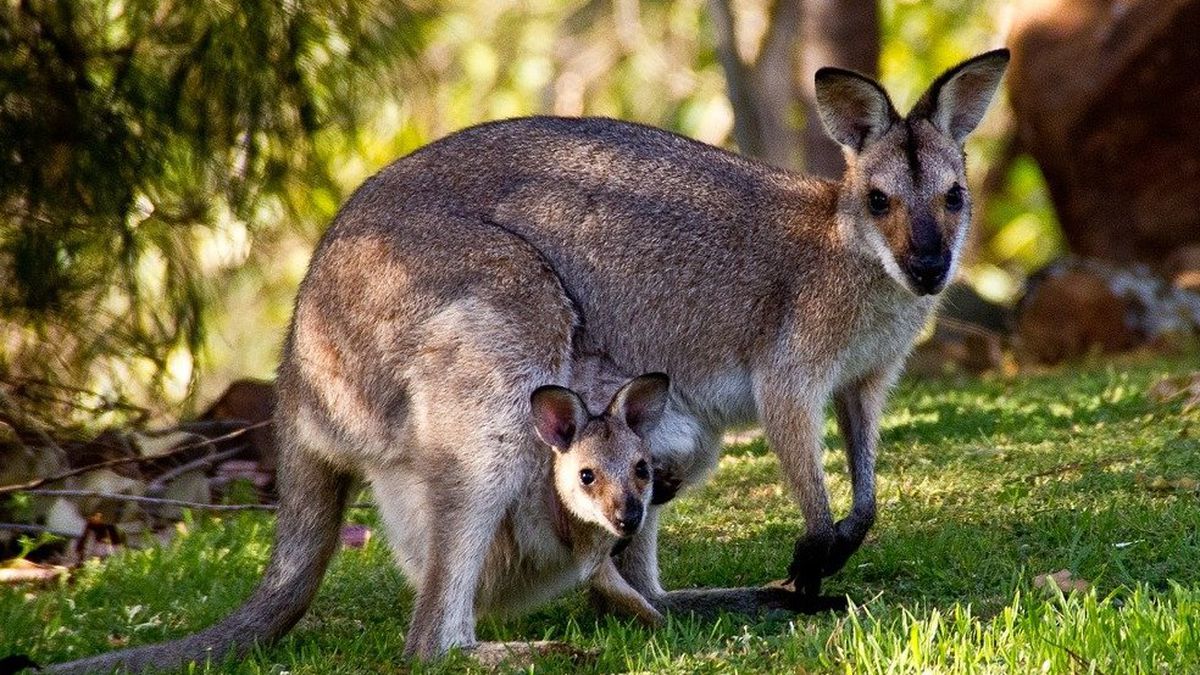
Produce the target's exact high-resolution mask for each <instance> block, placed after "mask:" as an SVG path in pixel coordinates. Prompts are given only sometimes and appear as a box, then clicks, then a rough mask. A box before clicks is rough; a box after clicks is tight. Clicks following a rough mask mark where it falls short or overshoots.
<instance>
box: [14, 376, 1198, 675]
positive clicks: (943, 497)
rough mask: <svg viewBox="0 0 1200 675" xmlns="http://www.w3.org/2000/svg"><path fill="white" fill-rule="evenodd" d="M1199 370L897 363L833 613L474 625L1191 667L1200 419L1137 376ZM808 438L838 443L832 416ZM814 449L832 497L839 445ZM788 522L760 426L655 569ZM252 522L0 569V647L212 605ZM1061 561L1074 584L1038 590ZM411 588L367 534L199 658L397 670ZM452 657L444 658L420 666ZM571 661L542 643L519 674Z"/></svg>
mask: <svg viewBox="0 0 1200 675" xmlns="http://www.w3.org/2000/svg"><path fill="white" fill-rule="evenodd" d="M1198 368H1200V362H1198V361H1197V359H1196V358H1195V357H1189V358H1173V359H1167V360H1163V359H1159V360H1154V361H1146V360H1140V361H1133V362H1127V363H1124V364H1121V365H1095V366H1089V367H1085V368H1083V369H1081V370H1075V371H1063V372H1057V373H1050V374H1045V375H1037V376H1023V377H1020V378H1017V379H1012V380H987V381H969V382H944V381H939V382H923V383H914V382H906V383H904V384H902V385H901V386H900V387H899V389H898V390H897V392H896V393H895V395H894V396H893V398H892V401H891V404H890V405H889V413H888V415H887V416H886V418H885V421H884V429H883V445H882V447H883V451H882V455H881V458H880V462H879V498H880V518H879V522H878V523H877V524H876V526H875V529H874V530H873V532H872V535H871V536H870V538H869V539H868V541H867V543H866V544H865V545H864V547H863V549H862V550H861V551H860V552H859V553H858V554H857V555H855V557H854V558H852V559H851V561H850V563H849V564H848V565H847V568H846V569H845V570H843V571H842V572H841V573H839V574H838V575H836V576H835V577H833V578H832V579H831V580H830V581H828V582H827V590H828V591H829V592H840V593H846V594H847V595H849V597H850V598H851V599H852V600H853V601H854V602H855V603H856V606H855V608H854V609H853V610H852V611H851V612H849V613H848V614H843V615H837V616H834V615H829V616H823V617H816V618H814V617H790V616H773V617H768V618H764V619H759V620H748V619H745V618H742V617H736V616H726V617H722V618H720V619H718V620H716V621H707V622H701V621H696V620H693V619H690V618H673V619H672V620H671V621H670V622H669V624H668V625H667V626H666V627H665V628H663V629H661V630H658V631H650V630H646V629H642V628H639V627H636V626H634V625H632V624H631V623H628V622H625V621H619V620H615V619H612V618H608V617H597V616H596V614H595V613H594V612H593V611H592V610H591V609H590V608H589V606H588V604H587V602H586V599H585V597H584V596H583V594H582V593H578V592H577V593H573V594H570V595H568V596H566V597H564V598H562V599H560V600H558V601H556V602H554V603H552V604H550V605H548V606H546V607H544V608H543V609H541V610H539V611H537V612H536V613H534V614H531V615H528V616H525V617H522V618H519V619H513V620H507V621H492V620H487V619H485V620H484V621H482V622H481V624H480V627H479V637H480V639H484V640H497V639H559V640H566V641H568V642H570V643H572V644H573V645H575V646H576V647H579V648H582V649H587V650H593V651H594V652H595V653H596V658H595V660H594V662H591V663H590V664H589V665H588V668H590V669H591V670H594V671H596V672H611V671H643V672H679V673H685V672H686V673H691V672H778V671H784V672H801V673H803V672H845V673H923V672H937V673H942V672H945V673H973V672H1012V673H1028V672H1050V673H1067V672H1079V673H1168V672H1169V673H1185V672H1200V496H1198V495H1197V493H1196V492H1195V490H1194V489H1192V490H1188V489H1180V488H1178V487H1173V486H1175V485H1176V483H1177V482H1178V481H1179V479H1189V478H1191V479H1194V478H1200V440H1197V438H1198V437H1200V416H1197V415H1195V414H1191V415H1183V414H1181V413H1180V411H1179V405H1178V404H1172V403H1166V404H1159V403H1154V402H1152V401H1149V400H1148V399H1147V397H1146V395H1145V392H1146V390H1147V388H1148V387H1149V385H1150V384H1152V383H1153V382H1154V381H1156V380H1157V379H1158V378H1159V377H1161V376H1164V375H1170V374H1178V373H1181V372H1186V371H1191V370H1196V369H1198ZM827 440H828V442H829V444H830V445H831V447H836V443H837V439H836V436H835V434H834V432H833V428H832V426H830V427H829V437H828V439H827ZM826 469H827V471H828V473H829V474H830V482H831V489H832V492H833V495H834V498H835V502H836V508H838V509H839V510H841V511H844V510H845V509H846V508H847V506H848V501H849V489H848V487H849V486H848V481H847V479H846V478H845V460H844V458H843V456H842V455H841V453H840V452H831V453H829V454H828V455H827V460H826ZM1040 474H1044V475H1040ZM1156 479H1161V480H1156ZM1182 484H1183V485H1189V484H1188V483H1186V482H1184V483H1182ZM354 517H355V518H357V519H358V520H359V521H361V522H367V523H374V517H373V515H372V514H371V513H368V512H356V513H355V514H354ZM799 525H800V516H799V514H798V512H797V510H796V508H795V506H794V505H793V504H792V502H791V500H790V499H789V498H788V496H787V493H786V491H785V490H783V489H781V487H780V486H779V478H778V467H777V463H776V460H775V458H774V457H773V456H772V455H771V454H770V453H769V451H768V450H767V449H766V448H765V447H764V445H763V444H762V443H761V442H753V443H749V444H744V445H737V446H731V447H729V448H727V451H726V454H725V456H724V457H723V459H722V462H721V467H720V469H719V471H718V472H717V474H716V475H715V476H714V478H713V480H711V481H710V482H709V483H708V485H707V486H706V487H704V488H703V489H702V490H699V491H697V492H694V493H691V494H689V495H687V496H686V497H684V498H682V499H680V500H678V501H677V502H676V503H675V504H674V505H673V507H671V508H670V509H669V515H668V517H667V518H666V519H665V523H664V526H663V533H662V540H663V547H662V551H661V558H662V561H661V562H662V570H663V577H664V583H665V585H666V586H667V587H669V588H671V587H687V586H718V585H720V586H731V585H747V584H759V583H763V582H766V581H768V580H770V579H772V578H777V577H779V576H782V573H783V571H784V569H785V567H786V564H787V562H788V558H789V556H790V551H791V542H792V539H793V537H794V536H795V534H796V533H797V531H798V528H799ZM270 529H271V522H270V519H269V518H267V517H265V516H262V515H240V516H237V517H232V518H224V519H219V520H218V519H210V518H204V519H202V520H198V521H196V522H192V523H189V524H188V528H187V534H186V536H182V537H178V538H176V540H175V541H174V543H172V544H171V545H169V546H166V547H164V548H161V549H156V550H147V551H136V552H130V553H127V554H124V555H121V556H118V557H115V558H111V559H109V560H106V561H102V562H93V563H91V564H89V565H87V566H86V567H85V568H84V569H82V570H80V571H78V572H76V573H75V574H74V575H73V577H72V579H71V580H70V581H69V582H65V583H63V584H61V585H59V586H56V587H52V588H48V589H42V590H30V589H22V588H15V589H14V588H4V589H0V656H3V655H4V654H6V653H14V652H26V653H29V654H30V655H31V656H33V658H34V659H35V660H38V661H41V662H53V661H57V660H63V659H68V658H73V657H79V656H82V655H85V654H91V653H95V652H98V651H103V650H106V649H111V648H112V646H113V645H119V644H125V643H128V644H130V645H132V644H144V643H148V642H154V641H157V640H160V639H164V638H167V637H173V636H179V635H182V634H184V633H187V632H189V631H192V630H195V629H198V628H200V627H202V626H204V625H206V624H209V623H211V622H213V621H215V620H217V619H218V618H220V617H221V616H223V615H224V614H225V613H227V612H228V611H230V610H231V609H232V608H233V607H234V606H235V605H237V604H238V603H239V602H240V601H241V599H242V598H244V597H245V596H246V594H247V593H248V592H249V590H250V588H251V587H252V585H253V584H254V582H255V580H256V579H257V577H258V574H259V572H260V571H261V569H262V566H263V563H264V561H265V558H266V555H267V550H268V540H269V534H270ZM1060 569H1068V570H1070V571H1071V572H1072V574H1073V575H1074V576H1075V577H1077V578H1082V579H1086V580H1087V581H1089V582H1090V583H1091V585H1092V586H1091V589H1090V590H1089V591H1087V592H1085V593H1072V594H1070V595H1068V596H1065V597H1064V596H1063V595H1062V594H1061V593H1057V592H1049V591H1046V590H1045V589H1036V588H1034V587H1033V584H1032V580H1033V577H1034V576H1035V575H1037V574H1040V573H1046V572H1054V571H1057V570H1060ZM410 608H411V594H410V593H409V591H408V590H407V589H406V588H405V586H404V583H403V580H402V578H401V577H400V575H399V573H398V572H396V571H395V569H394V568H393V567H392V566H391V564H390V561H389V559H388V553H387V550H386V547H385V546H384V544H383V542H382V541H380V540H379V539H378V538H375V539H373V540H372V542H371V543H370V545H368V546H367V547H366V548H365V549H363V550H348V551H345V552H343V553H341V554H340V555H339V556H338V557H337V558H336V560H335V562H334V565H333V567H332V569H331V571H330V573H329V575H328V576H327V577H326V580H325V584H324V586H323V588H322V591H321V593H320V595H319V596H318V598H317V601H316V603H315V605H314V606H313V608H312V610H311V611H310V612H309V614H308V615H307V617H306V618H305V619H304V620H303V621H302V622H301V623H300V625H299V626H298V627H297V628H296V630H294V631H293V632H292V633H291V634H290V635H289V636H288V637H287V638H286V639H285V640H283V641H282V642H281V643H280V644H278V645H277V646H275V647H272V648H269V649H261V650H259V651H257V652H255V653H254V654H253V655H252V657H251V658H249V659H247V660H246V661H244V662H241V663H237V664H234V663H226V664H217V665H214V666H210V667H209V668H207V669H205V668H202V667H201V668H195V669H194V670H195V671H196V672H237V673H283V672H290V673H372V672H380V673H382V672H394V670H395V669H396V667H397V665H412V664H402V663H401V661H400V658H399V654H400V651H401V649H402V646H403V640H404V632H405V629H406V626H407V623H408V612H409V611H410ZM470 666H471V662H469V661H467V660H465V659H464V658H463V657H461V656H456V657H452V658H451V659H449V660H447V661H444V662H441V663H439V664H435V665H433V666H430V667H426V668H423V667H420V666H416V669H417V670H426V671H430V672H457V671H459V670H461V669H463V668H468V667H470ZM577 669H578V666H577V665H574V664H571V663H569V662H567V661H566V660H565V659H564V658H563V657H556V658H546V659H543V660H541V661H538V662H537V663H536V664H535V666H534V668H533V671H535V672H574V671H575V670H577Z"/></svg>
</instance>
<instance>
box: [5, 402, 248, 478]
mask: <svg viewBox="0 0 1200 675" xmlns="http://www.w3.org/2000/svg"><path fill="white" fill-rule="evenodd" d="M0 396H3V392H2V391H0ZM270 423H271V422H270V420H266V421H263V422H256V423H254V424H248V425H246V426H244V427H242V428H241V429H236V430H234V431H231V432H229V433H227V434H222V435H221V436H216V437H214V438H206V439H204V440H203V441H199V442H196V443H188V444H186V445H181V446H179V447H178V448H175V449H173V450H171V451H170V452H164V453H163V454H161V455H149V456H145V455H139V456H136V457H117V458H116V459H109V460H105V461H103V462H97V463H95V464H89V465H87V466H81V467H79V468H77V469H71V470H70V471H64V472H62V473H60V474H57V475H54V476H49V477H46V478H39V479H37V480H32V481H29V482H28V483H22V484H19V485H5V486H3V487H0V495H6V494H11V493H13V492H28V491H30V490H33V489H36V488H39V487H41V486H43V485H46V484H47V483H54V482H56V481H60V480H63V479H64V478H70V477H71V476H78V475H79V474H81V473H87V472H89V471H94V470H96V469H105V468H108V467H110V466H119V465H121V464H137V463H141V462H154V461H158V460H161V459H169V458H171V457H174V456H177V455H179V454H182V453H184V452H186V451H188V450H195V449H196V448H200V447H204V446H206V445H211V444H214V443H217V442H219V441H225V440H229V439H230V438H237V437H238V436H241V435H242V434H244V433H246V432H248V431H252V430H254V429H258V428H261V427H265V426H267V425H269V424H270ZM55 447H57V446H55Z"/></svg>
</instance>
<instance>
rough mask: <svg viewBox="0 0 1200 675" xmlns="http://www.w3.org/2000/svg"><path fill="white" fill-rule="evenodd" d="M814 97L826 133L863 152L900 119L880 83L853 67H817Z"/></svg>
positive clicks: (839, 141) (848, 146)
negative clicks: (848, 68)
mask: <svg viewBox="0 0 1200 675" xmlns="http://www.w3.org/2000/svg"><path fill="white" fill-rule="evenodd" d="M816 99H817V114H818V115H820V117H821V123H822V124H824V125H825V131H826V132H827V133H828V134H829V137H830V138H832V139H833V140H835V141H837V142H838V143H840V144H841V145H844V146H846V147H847V148H850V149H851V150H853V151H855V152H862V149H863V148H865V147H866V146H867V144H869V143H870V142H871V141H874V140H875V139H877V138H879V137H880V136H882V135H883V134H884V133H885V132H887V130H888V128H890V127H891V126H892V123H893V122H895V121H897V120H899V119H900V115H898V114H897V113H896V109H895V107H893V106H892V99H890V98H888V95H887V92H886V91H884V90H883V87H881V86H879V83H878V82H876V81H875V80H872V79H871V78H869V77H867V76H866V75H862V74H860V73H856V72H854V71H853V70H843V69H841V68H821V69H820V70H818V71H817V74H816Z"/></svg>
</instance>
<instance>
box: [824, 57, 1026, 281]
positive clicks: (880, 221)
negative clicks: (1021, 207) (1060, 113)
mask: <svg viewBox="0 0 1200 675" xmlns="http://www.w3.org/2000/svg"><path fill="white" fill-rule="evenodd" d="M1007 64H1008V50H1003V49H1001V50H996V51H992V52H987V53H986V54H982V55H980V56H977V57H975V58H973V59H969V60H967V61H964V62H963V63H961V64H959V65H957V66H955V67H954V68H951V69H950V70H948V71H946V72H945V73H943V74H942V75H941V76H940V77H938V78H937V79H936V80H935V81H934V82H933V84H932V85H930V87H929V89H928V90H927V91H926V92H925V94H924V95H923V96H922V97H921V99H920V100H919V101H918V102H917V104H916V105H915V106H914V107H913V109H912V111H911V112H909V114H908V116H907V117H901V116H900V115H899V114H898V113H897V112H896V110H895V108H894V107H893V106H892V102H891V99H890V98H888V95H887V93H886V92H885V91H884V90H883V88H882V87H880V86H879V84H878V83H876V82H875V81H874V80H871V79H870V78H867V77H865V76H863V75H860V74H858V73H854V72H851V71H847V70H840V69H837V68H822V69H821V70H819V71H817V76H816V91H817V111H818V113H820V116H821V120H822V122H823V123H824V124H825V128H826V130H827V131H828V132H829V135H830V136H831V137H833V139H834V140H835V141H837V142H838V143H841V144H842V146H843V147H844V149H845V152H846V165H847V168H846V174H845V176H844V177H843V180H842V185H841V190H840V195H839V199H838V219H839V226H840V227H841V228H842V232H843V234H844V236H846V237H847V239H849V240H850V241H851V242H852V243H854V244H856V245H858V246H859V247H860V248H861V249H864V250H866V251H867V252H869V253H870V254H871V255H873V256H874V257H876V258H877V259H878V260H879V263H880V264H881V265H882V266H883V269H884V271H885V272H886V273H887V274H888V276H890V277H891V278H892V279H893V280H894V281H896V283H898V284H899V285H900V286H902V287H903V288H905V289H907V290H909V291H910V292H912V293H913V294H914V295H918V296H920V295H931V294H935V293H938V292H940V291H941V290H942V289H943V288H945V287H946V284H947V283H949V281H950V280H951V279H952V278H953V276H954V272H955V270H956V269H957V266H958V262H959V253H960V251H961V249H962V245H963V242H964V241H965V240H966V234H967V230H968V227H969V225H970V221H971V208H970V195H969V194H968V192H967V178H966V162H965V156H964V154H963V142H964V141H965V140H966V137H967V134H969V133H970V132H971V131H972V130H973V129H974V128H975V127H976V125H978V124H979V121H980V120H981V119H982V118H983V114H984V113H985V112H986V111H987V107H988V104H989V102H990V101H991V98H992V95H993V94H994V92H995V90H996V87H997V86H998V85H999V83H1000V77H1001V75H1003V73H1004V69H1005V67H1006V66H1007Z"/></svg>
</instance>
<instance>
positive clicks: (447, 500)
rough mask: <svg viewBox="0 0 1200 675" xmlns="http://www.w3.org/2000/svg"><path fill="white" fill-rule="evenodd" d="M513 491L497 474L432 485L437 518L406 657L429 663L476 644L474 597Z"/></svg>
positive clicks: (435, 481) (434, 481) (449, 479)
mask: <svg viewBox="0 0 1200 675" xmlns="http://www.w3.org/2000/svg"><path fill="white" fill-rule="evenodd" d="M443 468H445V467H443ZM439 470H441V469H439ZM447 471H449V472H451V473H453V472H454V471H455V469H447ZM489 480H490V481H492V484H491V486H490V487H489V486H488V482H489ZM513 487H515V486H513ZM513 487H509V486H505V485H502V481H501V480H499V479H497V477H495V476H483V475H471V473H467V474H465V475H464V474H462V473H459V474H458V475H454V476H447V477H446V478H445V479H443V480H439V479H437V478H433V479H431V480H429V482H428V483H427V490H428V491H429V505H430V512H431V514H433V515H434V519H433V521H431V523H430V527H429V529H428V533H429V539H428V542H429V543H428V548H427V549H426V554H425V569H424V575H423V576H422V578H421V579H419V580H416V579H414V580H412V581H413V582H414V584H415V585H416V588H417V597H416V603H415V605H414V607H413V618H412V623H411V625H410V626H409V630H408V635H407V636H406V638H405V641H404V653H405V655H406V656H416V657H418V658H420V659H422V660H427V659H430V658H434V657H437V656H441V655H442V654H445V653H446V652H447V651H449V650H450V649H452V648H454V647H464V648H467V647H471V646H473V645H474V644H475V598H476V595H477V593H478V589H479V582H480V578H481V576H482V573H483V566H484V563H485V561H486V558H487V553H488V549H489V547H490V546H491V544H492V541H493V540H494V539H495V536H496V531H497V528H498V526H499V524H500V521H501V519H502V518H503V517H504V513H505V511H506V510H507V508H508V505H509V504H510V503H512V501H513V500H514V499H515V498H516V497H517V494H518V491H517V490H516V489H513ZM496 488H500V489H496Z"/></svg>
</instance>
